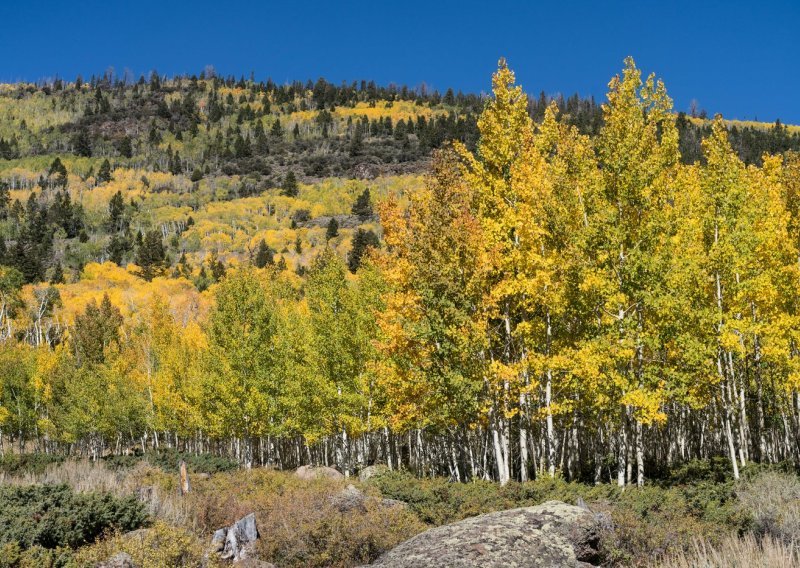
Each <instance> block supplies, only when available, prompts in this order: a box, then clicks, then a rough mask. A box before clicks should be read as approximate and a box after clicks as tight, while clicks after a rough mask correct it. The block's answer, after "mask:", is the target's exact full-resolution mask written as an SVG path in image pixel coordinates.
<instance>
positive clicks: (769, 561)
mask: <svg viewBox="0 0 800 568" xmlns="http://www.w3.org/2000/svg"><path fill="white" fill-rule="evenodd" d="M796 566H800V552H798V548H797V546H793V545H791V544H786V543H784V542H782V541H780V540H778V539H774V538H771V537H767V538H764V539H758V538H757V537H756V536H755V535H753V534H746V535H744V536H742V537H740V536H738V535H728V536H726V537H725V538H724V539H722V541H720V542H719V543H718V544H712V543H709V542H707V541H704V540H697V541H695V543H694V546H693V549H692V550H689V551H680V552H677V553H673V554H670V555H669V556H667V558H665V559H664V560H663V561H661V563H659V564H658V566H657V568H792V567H796Z"/></svg>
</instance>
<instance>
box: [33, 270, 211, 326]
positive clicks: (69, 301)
mask: <svg viewBox="0 0 800 568" xmlns="http://www.w3.org/2000/svg"><path fill="white" fill-rule="evenodd" d="M135 270H136V267H135V266H134V265H129V267H128V269H127V270H126V269H124V268H120V267H119V266H117V265H116V264H114V263H111V262H105V263H103V264H97V263H89V264H87V265H86V267H85V268H84V270H83V272H82V273H81V279H80V281H78V282H75V283H68V284H58V285H57V286H56V288H57V289H58V291H59V294H60V296H61V306H59V307H57V308H56V309H55V317H56V318H58V319H60V320H61V321H62V322H63V323H64V325H66V326H69V325H71V324H72V322H73V321H74V320H75V316H76V315H77V314H79V313H82V312H83V310H84V309H85V308H86V305H87V304H88V303H89V302H91V301H95V302H97V303H99V302H100V300H101V299H102V298H103V295H104V294H108V296H109V298H110V299H111V302H112V304H113V305H115V306H116V307H118V308H119V309H120V312H121V313H122V315H123V317H124V318H125V319H126V320H127V319H133V320H137V319H140V318H141V317H142V315H143V314H144V313H146V310H147V308H148V306H149V305H150V304H151V302H152V300H153V297H154V296H157V295H161V296H163V297H165V298H168V304H169V307H170V310H171V311H172V313H173V314H174V315H175V317H176V319H177V320H178V321H181V322H184V323H185V324H187V323H189V322H191V321H196V320H198V319H200V318H203V317H204V315H205V313H206V311H207V309H208V303H209V302H208V300H207V298H206V297H205V296H204V295H203V294H201V293H199V292H198V291H197V289H196V288H195V287H194V286H193V285H192V283H190V282H188V281H186V280H183V279H173V278H155V279H153V281H152V282H147V281H145V280H142V279H141V278H139V277H137V276H135V275H134V271H135ZM35 288H36V287H35V286H30V285H29V286H26V287H25V288H24V290H23V295H24V297H25V298H26V299H27V300H28V301H29V302H30V301H32V294H33V290H34V289H35Z"/></svg>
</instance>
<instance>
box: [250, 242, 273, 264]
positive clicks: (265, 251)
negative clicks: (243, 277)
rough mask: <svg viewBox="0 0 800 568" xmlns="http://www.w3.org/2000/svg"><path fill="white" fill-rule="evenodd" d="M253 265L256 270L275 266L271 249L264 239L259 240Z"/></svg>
mask: <svg viewBox="0 0 800 568" xmlns="http://www.w3.org/2000/svg"><path fill="white" fill-rule="evenodd" d="M253 264H255V265H256V268H264V267H265V266H271V265H273V264H275V259H274V257H273V253H272V249H271V248H270V247H269V246H268V245H267V241H265V240H264V239H261V241H259V243H258V249H257V250H256V257H255V259H254V261H253Z"/></svg>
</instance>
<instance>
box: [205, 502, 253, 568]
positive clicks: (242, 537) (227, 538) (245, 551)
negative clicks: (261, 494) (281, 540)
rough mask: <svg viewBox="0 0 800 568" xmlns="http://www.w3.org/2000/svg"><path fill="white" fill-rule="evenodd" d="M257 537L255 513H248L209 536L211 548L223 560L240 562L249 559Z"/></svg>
mask: <svg viewBox="0 0 800 568" xmlns="http://www.w3.org/2000/svg"><path fill="white" fill-rule="evenodd" d="M256 539H258V528H257V527H256V515H255V513H250V514H249V515H247V516H246V517H243V518H241V519H239V520H238V521H236V522H235V523H233V524H232V525H231V526H229V527H224V528H221V529H218V530H217V531H215V532H214V535H213V536H212V537H211V550H212V551H213V552H216V553H217V554H219V555H220V557H221V558H222V559H223V560H232V561H234V562H240V561H243V560H245V559H249V558H250V557H251V555H252V550H253V545H254V544H255V542H256Z"/></svg>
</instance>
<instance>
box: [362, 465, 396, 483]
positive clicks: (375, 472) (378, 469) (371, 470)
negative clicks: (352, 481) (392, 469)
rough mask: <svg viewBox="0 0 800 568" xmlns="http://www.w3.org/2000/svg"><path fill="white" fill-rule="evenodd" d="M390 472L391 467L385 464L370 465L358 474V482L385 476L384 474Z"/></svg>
mask: <svg viewBox="0 0 800 568" xmlns="http://www.w3.org/2000/svg"><path fill="white" fill-rule="evenodd" d="M388 472H389V466H386V465H383V464H376V465H368V466H367V467H365V468H364V469H362V470H361V471H359V472H358V480H359V481H366V480H368V479H372V478H373V477H378V476H379V475H383V474H384V473H388Z"/></svg>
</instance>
